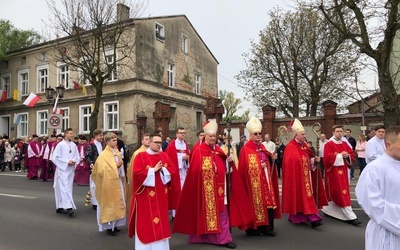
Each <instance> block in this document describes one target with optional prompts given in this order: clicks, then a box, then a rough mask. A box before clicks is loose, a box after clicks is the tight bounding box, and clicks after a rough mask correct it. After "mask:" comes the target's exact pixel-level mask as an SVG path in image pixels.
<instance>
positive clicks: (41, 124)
mask: <svg viewBox="0 0 400 250" xmlns="http://www.w3.org/2000/svg"><path fill="white" fill-rule="evenodd" d="M41 114H46V118H42V117H41V116H40V115H41ZM48 119H49V111H48V110H46V109H44V110H38V111H36V133H37V135H38V136H47V134H48V127H47V121H48Z"/></svg>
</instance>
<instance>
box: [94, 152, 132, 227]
mask: <svg viewBox="0 0 400 250" xmlns="http://www.w3.org/2000/svg"><path fill="white" fill-rule="evenodd" d="M115 156H117V157H118V158H119V159H120V160H122V158H121V154H120V152H119V151H118V149H117V150H116V153H115V154H114V153H113V151H112V149H111V148H110V147H109V146H106V148H105V149H104V150H103V152H101V154H100V155H99V157H98V158H97V160H96V163H95V165H94V167H93V172H92V175H91V178H92V180H93V182H94V183H95V184H96V198H97V201H98V202H99V205H100V208H101V209H100V223H106V222H109V221H114V220H119V219H122V218H124V217H125V216H126V208H125V204H124V199H123V195H124V191H123V190H121V186H120V181H122V183H123V186H125V177H120V176H119V174H118V167H117V163H116V162H115Z"/></svg>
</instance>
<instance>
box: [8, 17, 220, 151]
mask: <svg viewBox="0 0 400 250" xmlns="http://www.w3.org/2000/svg"><path fill="white" fill-rule="evenodd" d="M126 25H130V29H129V33H127V34H125V35H126V36H127V37H129V38H130V39H132V40H133V41H134V43H135V46H134V50H133V51H131V52H130V53H131V54H130V55H129V56H128V58H130V60H131V62H132V63H130V62H127V63H124V64H121V65H117V66H116V68H114V69H113V73H112V74H111V76H110V77H109V78H108V80H107V81H106V82H105V83H104V86H103V95H102V97H101V104H100V109H99V116H98V128H100V129H102V130H103V131H105V132H107V131H116V132H117V133H118V134H119V136H120V137H121V138H122V139H123V140H125V141H126V142H127V143H128V144H130V145H137V144H139V143H140V137H141V135H142V134H143V133H144V132H152V131H153V130H155V129H158V128H161V129H162V131H163V136H164V137H166V136H168V135H171V136H173V137H174V136H175V131H176V129H177V128H178V127H184V128H185V129H186V131H187V137H186V138H187V140H188V142H189V143H194V142H195V140H196V132H197V131H198V130H200V129H201V127H202V124H203V122H204V121H205V119H206V116H207V117H215V116H217V114H216V112H214V113H210V112H207V110H211V109H209V108H208V101H207V100H209V99H210V98H211V99H212V100H214V99H215V98H216V97H217V95H218V83H217V66H218V61H217V60H216V58H215V57H214V55H213V54H212V53H211V51H210V50H209V49H208V47H207V45H206V44H205V43H204V41H203V40H202V38H201V37H200V35H199V34H198V33H197V31H196V30H195V28H194V27H193V25H192V24H191V23H190V21H189V20H188V19H187V17H186V16H184V15H177V16H163V17H152V18H144V19H130V20H127V22H126ZM66 41H67V42H66V43H68V40H66ZM54 50H55V46H54V41H50V42H46V43H44V44H39V45H35V46H32V47H29V48H24V49H22V50H19V51H14V52H11V53H10V59H9V60H8V61H7V62H2V63H0V89H1V90H4V91H6V92H7V98H6V100H5V102H2V103H0V134H3V133H6V134H8V135H9V137H10V138H13V137H15V138H24V137H30V136H31V135H32V134H34V133H36V134H38V135H39V136H42V135H48V134H51V133H52V132H53V130H52V129H48V119H49V117H50V116H51V115H52V110H53V101H52V102H49V101H48V100H47V99H46V95H45V91H46V88H48V87H53V88H54V87H57V86H60V85H62V86H64V87H65V91H64V96H63V99H62V101H59V103H58V107H59V108H60V109H61V110H62V111H63V115H62V129H65V128H68V127H71V128H73V129H74V131H75V132H76V133H77V134H82V135H89V133H90V130H89V124H90V119H91V113H92V111H93V108H94V107H93V103H94V99H95V90H94V86H92V85H90V83H89V82H87V81H85V79H84V77H82V72H81V71H80V70H78V69H75V68H74V67H72V66H70V65H68V64H66V63H62V62H60V61H57V60H54V57H53V56H52V55H53V54H54V53H53V52H54ZM115 56H118V54H115ZM113 60H115V58H113V56H107V54H106V55H105V56H104V61H105V64H107V63H109V62H112V61H113ZM14 90H18V91H19V94H20V95H22V98H21V99H20V100H18V98H16V99H17V100H15V99H14V98H13V97H14ZM31 92H33V93H35V94H37V95H38V96H39V97H40V98H41V100H39V102H38V103H37V104H36V105H35V106H34V107H33V108H28V107H27V106H26V105H24V104H23V102H24V101H25V100H26V98H27V97H28V95H29V94H30V93H31ZM217 103H218V101H216V102H212V104H213V105H216V104H217ZM214 110H215V108H214ZM222 113H223V112H222ZM219 117H221V115H220V116H219ZM62 129H59V130H58V131H57V133H59V132H61V130H62Z"/></svg>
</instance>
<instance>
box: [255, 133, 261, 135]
mask: <svg viewBox="0 0 400 250" xmlns="http://www.w3.org/2000/svg"><path fill="white" fill-rule="evenodd" d="M253 135H261V133H253Z"/></svg>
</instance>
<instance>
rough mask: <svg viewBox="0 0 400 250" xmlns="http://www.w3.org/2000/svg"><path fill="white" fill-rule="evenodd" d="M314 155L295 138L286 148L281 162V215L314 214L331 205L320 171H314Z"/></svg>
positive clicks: (304, 144)
mask: <svg viewBox="0 0 400 250" xmlns="http://www.w3.org/2000/svg"><path fill="white" fill-rule="evenodd" d="M314 156H315V155H314V153H313V151H312V150H311V149H310V148H309V147H308V145H307V143H303V144H300V143H298V142H297V141H296V140H295V139H293V140H291V141H290V142H289V143H288V144H287V145H286V147H285V153H284V154H283V163H282V169H283V176H282V177H283V180H282V212H284V213H289V214H297V213H303V214H305V215H309V214H315V213H318V208H322V206H325V205H327V204H328V202H327V200H326V196H325V190H324V185H323V183H322V178H321V174H320V172H319V169H318V168H316V171H311V162H310V158H311V157H314ZM317 197H318V199H317ZM316 203H318V204H316Z"/></svg>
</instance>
